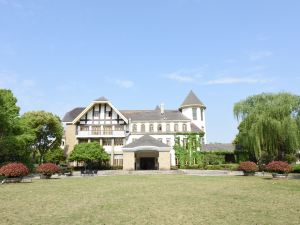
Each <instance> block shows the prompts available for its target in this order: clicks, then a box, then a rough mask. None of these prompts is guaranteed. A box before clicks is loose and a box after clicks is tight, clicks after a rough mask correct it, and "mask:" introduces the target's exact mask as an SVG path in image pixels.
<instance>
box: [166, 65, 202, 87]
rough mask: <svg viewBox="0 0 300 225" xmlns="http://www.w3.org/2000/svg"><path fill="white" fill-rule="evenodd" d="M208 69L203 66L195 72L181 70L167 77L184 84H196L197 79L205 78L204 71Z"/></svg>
mask: <svg viewBox="0 0 300 225" xmlns="http://www.w3.org/2000/svg"><path fill="white" fill-rule="evenodd" d="M205 69H206V66H203V67H202V68H200V69H195V70H180V71H177V72H173V73H169V74H167V75H166V76H165V77H166V78H167V79H170V80H174V81H178V82H182V83H189V82H195V81H196V80H197V79H199V78H201V77H203V75H202V74H203V73H204V72H203V71H204V70H205Z"/></svg>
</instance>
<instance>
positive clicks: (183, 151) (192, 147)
mask: <svg viewBox="0 0 300 225" xmlns="http://www.w3.org/2000/svg"><path fill="white" fill-rule="evenodd" d="M178 135H184V138H185V140H186V143H181V142H180V137H179V136H176V137H175V145H174V150H175V156H176V158H177V159H178V161H179V167H180V168H183V167H185V166H186V165H189V166H192V165H194V164H195V163H196V162H197V156H198V155H197V151H198V150H199V149H200V147H201V144H200V140H201V139H200V138H201V137H202V136H203V133H178Z"/></svg>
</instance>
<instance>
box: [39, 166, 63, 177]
mask: <svg viewBox="0 0 300 225" xmlns="http://www.w3.org/2000/svg"><path fill="white" fill-rule="evenodd" d="M59 171H60V168H59V167H58V166H57V165H55V164H53V163H44V164H41V165H40V166H39V167H38V168H36V172H38V173H41V174H43V175H47V176H51V175H53V174H55V173H58V172H59Z"/></svg>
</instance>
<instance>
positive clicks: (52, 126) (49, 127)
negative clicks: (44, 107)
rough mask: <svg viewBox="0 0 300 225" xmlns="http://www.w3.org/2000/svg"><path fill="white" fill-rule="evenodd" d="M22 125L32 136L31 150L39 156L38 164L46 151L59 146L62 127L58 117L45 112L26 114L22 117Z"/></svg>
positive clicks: (42, 159)
mask: <svg viewBox="0 0 300 225" xmlns="http://www.w3.org/2000/svg"><path fill="white" fill-rule="evenodd" d="M22 122H23V124H24V125H25V126H26V127H27V128H28V129H30V132H31V133H33V134H34V141H33V143H32V150H33V151H36V152H37V153H38V154H39V163H42V162H43V161H44V157H45V154H46V153H47V152H48V151H51V150H53V149H56V148H58V147H59V146H60V144H61V139H62V135H63V127H62V125H61V122H60V119H59V117H58V116H55V115H53V114H52V113H50V112H45V111H32V112H27V113H25V114H24V115H23V116H22Z"/></svg>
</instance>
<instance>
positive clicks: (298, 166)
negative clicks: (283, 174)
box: [292, 164, 300, 173]
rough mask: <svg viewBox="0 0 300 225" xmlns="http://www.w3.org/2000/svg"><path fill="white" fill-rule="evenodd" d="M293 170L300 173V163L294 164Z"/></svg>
mask: <svg viewBox="0 0 300 225" xmlns="http://www.w3.org/2000/svg"><path fill="white" fill-rule="evenodd" d="M292 172H293V173H300V164H294V165H292Z"/></svg>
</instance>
